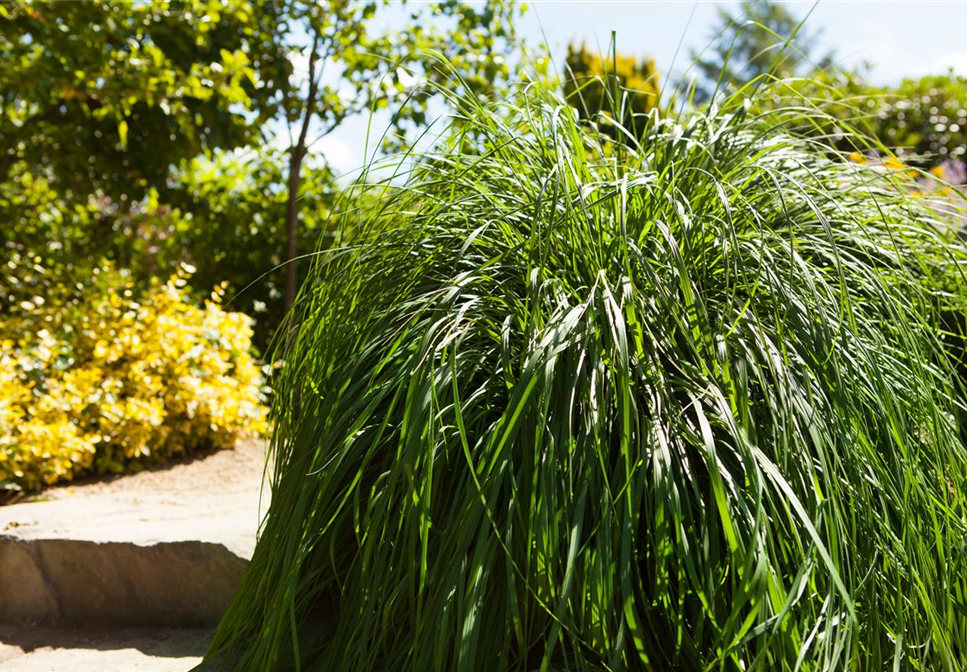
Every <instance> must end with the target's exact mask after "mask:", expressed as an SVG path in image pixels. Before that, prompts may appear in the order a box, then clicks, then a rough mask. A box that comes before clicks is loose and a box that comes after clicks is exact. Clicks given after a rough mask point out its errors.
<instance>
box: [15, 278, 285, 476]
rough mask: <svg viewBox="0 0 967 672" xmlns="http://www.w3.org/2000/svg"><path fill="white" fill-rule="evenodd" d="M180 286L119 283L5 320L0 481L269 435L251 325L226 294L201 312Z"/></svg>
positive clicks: (24, 305)
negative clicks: (226, 302)
mask: <svg viewBox="0 0 967 672" xmlns="http://www.w3.org/2000/svg"><path fill="white" fill-rule="evenodd" d="M184 285H185V274H184V273H181V274H179V275H176V276H175V277H172V278H171V279H170V280H169V281H168V282H166V283H164V284H155V285H153V286H152V287H151V288H150V289H149V290H148V291H146V292H144V294H143V295H142V296H140V297H139V298H138V300H136V299H135V297H134V295H133V293H132V290H131V288H129V287H126V286H124V285H123V284H122V285H120V286H117V285H115V286H113V287H108V288H102V289H100V290H98V289H94V290H89V291H85V292H83V293H82V297H81V299H80V300H79V301H77V302H76V303H73V304H72V305H70V306H69V307H66V306H61V307H60V308H56V307H54V308H51V307H47V306H45V305H44V302H43V300H42V299H40V298H39V297H38V298H37V300H33V301H23V302H21V303H20V304H18V305H17V306H14V307H13V310H8V311H7V312H5V313H4V314H2V315H0V484H3V486H4V487H6V488H23V489H35V488H38V487H41V486H43V485H49V484H53V483H57V482H60V481H65V480H70V479H72V478H74V477H77V476H80V475H85V474H91V473H107V472H120V471H124V470H137V469H140V468H143V467H144V466H145V465H148V464H151V463H154V462H158V461H160V460H164V459H166V458H168V457H171V456H174V455H179V454H183V453H186V452H190V451H192V450H196V449H202V448H206V449H209V448H210V449H219V448H229V447H231V446H233V445H234V444H235V443H236V441H238V439H239V438H242V437H245V436H252V435H257V434H260V433H263V432H265V430H266V414H265V408H264V406H263V405H262V398H261V396H262V392H261V389H262V379H261V372H260V369H259V367H258V365H257V362H256V361H255V360H254V359H253V357H252V355H251V354H250V347H251V340H250V339H251V334H252V330H251V320H250V318H249V317H247V316H246V315H243V314H241V313H232V312H227V311H226V310H224V309H223V308H222V307H221V291H216V292H215V293H214V294H213V295H212V298H211V299H210V300H209V301H207V302H205V304H204V306H202V307H198V306H196V305H194V304H193V303H191V302H190V301H188V300H187V298H186V296H185V293H184ZM38 304H40V305H38ZM8 308H9V307H8Z"/></svg>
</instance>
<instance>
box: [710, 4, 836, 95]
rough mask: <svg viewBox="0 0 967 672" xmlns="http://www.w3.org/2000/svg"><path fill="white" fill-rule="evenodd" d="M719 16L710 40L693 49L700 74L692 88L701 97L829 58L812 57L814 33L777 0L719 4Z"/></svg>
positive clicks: (825, 56)
mask: <svg viewBox="0 0 967 672" xmlns="http://www.w3.org/2000/svg"><path fill="white" fill-rule="evenodd" d="M718 15H719V16H718V23H717V24H716V26H715V27H714V28H713V31H712V40H713V41H712V43H711V44H710V45H709V47H708V48H707V49H705V50H704V51H702V52H701V53H698V54H696V53H693V54H692V57H693V58H695V59H696V60H695V67H696V68H697V70H698V73H699V75H700V81H699V82H698V87H697V91H696V93H697V95H698V97H699V98H700V99H706V98H708V97H710V96H711V95H712V94H713V93H714V92H715V90H716V89H717V88H720V87H721V86H723V85H724V86H729V87H737V86H741V85H743V84H745V83H747V82H750V81H752V80H754V79H755V78H757V77H760V76H761V75H765V74H771V75H776V76H785V75H789V74H792V73H795V72H797V71H798V70H800V69H801V68H802V67H803V66H807V65H817V64H818V66H819V67H820V68H824V67H826V66H828V65H829V64H830V62H831V59H832V55H831V54H825V55H823V56H820V57H819V59H818V61H817V60H816V59H815V58H814V54H813V51H814V45H815V43H816V38H817V37H818V36H819V33H815V32H807V31H805V30H804V29H803V28H802V27H801V20H800V19H799V18H797V17H796V16H795V15H794V14H793V13H792V12H791V11H789V9H788V8H787V7H786V6H785V5H783V4H782V3H779V2H775V1H773V0H742V2H740V3H739V5H738V7H736V8H735V9H734V10H733V9H730V6H724V7H719V9H718ZM787 40H788V41H789V44H788V45H787V44H786V42H787ZM810 69H812V68H810Z"/></svg>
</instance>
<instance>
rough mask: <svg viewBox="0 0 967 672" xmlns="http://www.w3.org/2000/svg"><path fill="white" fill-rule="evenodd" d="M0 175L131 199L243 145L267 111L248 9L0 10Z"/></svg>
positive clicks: (204, 2)
mask: <svg viewBox="0 0 967 672" xmlns="http://www.w3.org/2000/svg"><path fill="white" fill-rule="evenodd" d="M0 22H2V23H0V26H2V27H0V68H2V69H3V72H4V77H3V80H4V81H3V85H2V89H0V112H2V115H0V179H9V177H10V174H11V171H14V170H18V167H17V164H21V166H20V167H19V170H21V171H22V170H24V169H26V170H30V171H32V172H35V173H39V174H43V175H44V176H45V177H46V178H47V179H48V180H49V182H50V184H51V186H52V187H53V188H55V189H57V190H58V191H60V192H61V193H62V194H63V195H64V196H65V197H68V198H71V199H72V200H80V201H83V200H85V199H86V198H87V196H88V195H89V194H92V193H95V192H100V193H103V194H105V195H107V196H109V197H110V198H111V199H112V201H114V202H115V203H116V204H117V203H120V204H124V203H132V202H134V201H137V200H138V199H140V198H142V197H143V196H144V195H145V194H146V193H147V191H148V190H149V189H151V188H155V189H161V190H163V189H164V188H165V186H166V183H167V179H168V177H169V175H170V173H171V169H172V167H173V166H177V165H178V164H179V163H180V162H181V161H182V160H184V159H188V158H191V157H194V156H197V155H198V154H200V153H202V152H204V151H206V150H211V149H214V148H218V147H236V146H239V145H242V144H245V143H247V142H249V141H250V140H251V139H252V132H253V129H256V128H257V127H258V126H257V124H256V123H253V121H257V120H253V118H252V117H251V115H250V114H247V113H248V111H249V110H251V109H253V108H257V107H259V106H262V107H264V106H265V105H266V104H268V103H269V97H267V94H269V93H270V89H271V86H270V84H269V82H271V81H272V80H271V77H272V76H273V75H272V74H271V73H274V72H285V71H287V70H288V69H290V67H291V66H290V64H289V63H288V61H287V60H286V59H284V57H283V55H281V54H279V53H278V52H273V51H271V50H270V51H268V52H258V48H259V46H261V43H260V41H259V33H258V24H259V17H258V16H257V11H256V9H255V7H254V6H253V5H252V4H250V3H235V2H233V3H223V2H218V1H216V0H189V1H186V2H172V1H168V0H165V1H161V2H137V3H131V2H114V1H108V0H99V1H97V2H17V3H15V4H13V5H8V6H4V7H0Z"/></svg>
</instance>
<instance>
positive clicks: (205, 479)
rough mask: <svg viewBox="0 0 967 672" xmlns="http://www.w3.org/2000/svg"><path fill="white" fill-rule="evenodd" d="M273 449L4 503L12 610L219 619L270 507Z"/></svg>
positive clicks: (3, 550)
mask: <svg viewBox="0 0 967 672" xmlns="http://www.w3.org/2000/svg"><path fill="white" fill-rule="evenodd" d="M263 467H264V449H263V447H262V446H261V445H260V444H255V443H243V444H240V445H239V446H238V447H237V448H236V449H235V450H230V451H221V452H218V453H214V454H211V455H209V456H206V457H204V458H201V459H195V460H193V461H191V462H187V463H183V464H177V465H175V466H173V467H171V468H168V469H164V470H157V471H150V472H143V473H140V474H136V475H133V476H125V477H121V478H118V479H116V480H112V481H110V482H98V483H90V484H86V485H78V486H72V487H69V488H53V489H51V490H49V491H47V492H45V493H44V494H43V496H44V498H45V499H46V500H47V501H32V502H23V503H18V504H13V505H10V506H5V507H0V567H2V568H3V571H2V572H0V622H8V623H18V622H35V623H45V624H62V623H63V624H78V625H88V626H89V625H93V624H99V625H116V626H125V627H128V626H135V625H143V626H151V625H155V626H167V627H195V626H200V625H212V624H215V623H217V622H218V619H219V618H220V616H221V614H222V613H223V611H224V609H225V607H226V606H227V604H228V602H229V600H230V599H231V596H232V594H233V592H234V590H235V587H236V586H237V584H238V581H239V579H240V578H241V575H242V573H243V572H244V569H245V566H246V564H247V562H248V559H249V558H250V557H251V554H252V551H253V549H254V547H255V539H256V533H257V531H258V526H259V522H260V520H261V517H262V515H263V514H264V512H265V509H266V507H267V491H268V490H267V488H265V489H263V488H262V476H263Z"/></svg>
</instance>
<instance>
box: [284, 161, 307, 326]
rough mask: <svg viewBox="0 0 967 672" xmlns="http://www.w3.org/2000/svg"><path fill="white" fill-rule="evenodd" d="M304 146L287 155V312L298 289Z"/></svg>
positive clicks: (293, 301) (293, 302)
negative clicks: (300, 191) (300, 196)
mask: <svg viewBox="0 0 967 672" xmlns="http://www.w3.org/2000/svg"><path fill="white" fill-rule="evenodd" d="M305 153H306V150H305V147H303V146H300V145H296V146H295V147H293V148H292V153H291V154H290V156H289V184H288V191H289V193H288V197H287V200H286V210H285V236H286V238H285V261H286V265H285V311H286V312H287V313H288V312H289V311H290V310H291V309H292V306H293V304H295V297H296V294H297V293H298V291H299V262H298V261H297V260H296V258H297V257H298V256H299V245H298V240H299V184H300V183H301V181H302V159H303V157H304V156H305Z"/></svg>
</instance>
